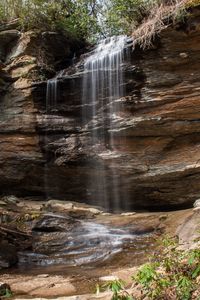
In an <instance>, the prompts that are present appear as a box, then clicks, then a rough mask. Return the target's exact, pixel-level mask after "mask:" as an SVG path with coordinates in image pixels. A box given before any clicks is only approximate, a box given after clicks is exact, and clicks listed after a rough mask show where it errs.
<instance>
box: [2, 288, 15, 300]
mask: <svg viewBox="0 0 200 300" xmlns="http://www.w3.org/2000/svg"><path fill="white" fill-rule="evenodd" d="M12 296H13V293H12V292H11V290H10V289H7V288H6V289H5V293H4V295H3V297H4V298H10V297H12Z"/></svg>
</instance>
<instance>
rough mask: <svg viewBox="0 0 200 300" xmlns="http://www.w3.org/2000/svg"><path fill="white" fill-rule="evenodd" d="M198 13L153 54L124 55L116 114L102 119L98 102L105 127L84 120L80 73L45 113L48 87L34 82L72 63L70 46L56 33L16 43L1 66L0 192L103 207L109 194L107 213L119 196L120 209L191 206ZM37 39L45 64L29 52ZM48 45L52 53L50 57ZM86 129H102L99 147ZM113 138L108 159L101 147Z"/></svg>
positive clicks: (74, 71)
mask: <svg viewBox="0 0 200 300" xmlns="http://www.w3.org/2000/svg"><path fill="white" fill-rule="evenodd" d="M198 14H199V12H198V11H197V12H195V14H194V17H190V19H188V21H187V24H186V25H185V27H184V28H181V27H179V28H172V27H170V28H168V29H166V30H164V31H163V32H162V34H161V37H160V40H159V42H158V43H157V46H156V47H155V48H154V49H151V50H148V51H145V52H143V51H141V50H135V51H134V52H132V53H131V57H130V58H129V59H128V58H127V60H126V63H125V65H124V67H123V68H124V69H123V72H124V78H125V81H124V87H125V90H126V93H125V96H124V97H123V98H121V99H117V100H115V101H114V103H112V105H114V106H116V114H115V115H114V116H111V115H110V114H109V104H108V101H107V99H104V101H103V102H104V105H103V108H101V109H103V110H104V112H105V114H104V115H105V119H104V124H102V119H101V114H100V113H99V116H98V114H97V118H96V119H95V120H91V122H93V126H90V123H88V124H83V122H82V102H81V99H82V96H81V94H82V81H83V76H84V73H83V70H82V68H81V65H79V66H74V67H73V68H70V69H68V70H67V71H65V74H64V75H62V77H61V78H59V79H58V91H59V92H58V97H57V100H58V102H57V105H56V107H54V108H52V109H51V110H50V111H49V112H48V113H47V111H46V83H45V82H43V83H40V84H37V83H33V79H36V78H39V79H44V77H43V76H44V75H45V76H50V75H51V74H53V70H52V69H53V66H55V65H57V66H59V65H60V61H62V62H63V64H64V61H65V63H66V59H64V58H63V57H65V58H66V57H68V59H67V60H70V58H72V57H73V55H72V53H70V50H69V49H72V48H73V47H72V46H71V48H70V47H69V42H67V41H66V40H65V42H64V45H65V47H66V49H65V50H64V51H63V52H62V51H61V46H60V44H59V43H58V40H57V39H58V36H57V35H55V34H53V33H48V34H47V33H46V34H39V33H38V34H35V33H34V34H33V33H26V34H23V35H20V37H18V40H17V41H18V42H17V44H16V45H15V48H13V49H15V51H14V52H11V53H12V55H11V54H10V53H9V54H8V55H7V57H6V58H5V57H4V58H3V59H4V61H5V63H6V64H7V67H6V69H5V70H6V71H7V72H8V73H9V74H10V76H11V78H12V79H13V80H15V82H14V83H13V84H10V87H9V90H8V92H7V94H6V95H4V97H3V98H2V99H1V103H0V106H1V120H2V122H1V124H0V134H1V139H0V141H1V142H0V148H1V149H2V150H1V157H0V162H1V171H0V174H1V180H0V187H1V191H2V192H8V191H9V190H10V189H11V188H12V193H17V194H20V195H24V194H26V195H27V194H29V195H30V194H33V193H34V194H40V195H46V196H47V197H52V196H56V197H57V198H63V199H66V200H70V201H71V200H76V201H83V202H91V203H93V204H96V203H97V204H98V205H105V204H102V202H101V195H102V198H103V193H104V192H105V190H106V193H107V202H108V203H107V208H108V209H112V207H113V206H115V193H116V192H117V194H118V197H119V199H120V203H118V206H119V207H118V208H123V209H130V208H134V209H135V208H148V209H158V208H159V209H161V208H166V209H169V208H172V207H177V208H180V207H186V206H190V205H191V204H192V203H193V202H194V200H195V199H197V198H198V197H199V196H200V152H199V149H200V137H199V131H200V125H199V124H200V113H199V111H200V87H199V79H200V75H199V67H200V66H199V58H200V30H199V23H200V17H199V16H198ZM41 41H43V44H42V45H43V46H42V50H41V51H42V57H43V59H42V60H44V58H46V59H47V62H46V63H45V64H44V61H43V63H42V66H41V63H39V61H40V55H39V54H40V53H38V47H37V46H35V47H33V45H39V44H40V43H41ZM60 43H63V41H62V42H60ZM55 44H56V45H58V48H59V49H58V48H56V50H55V49H54V48H53V49H52V46H54V45H55ZM22 45H23V47H24V48H23V47H22ZM48 47H49V48H48ZM75 47H76V46H75ZM22 48H23V50H21V49H22ZM16 49H17V50H16ZM67 49H68V50H67ZM58 50H59V51H61V52H59V51H58ZM71 52H73V51H71ZM56 55H57V56H56ZM44 65H45V66H44ZM46 66H47V67H46ZM49 66H50V67H49ZM41 73H42V75H41ZM39 74H40V76H39ZM38 76H39V77H38ZM91 111H92V105H91V104H89V103H88V114H90V112H91ZM91 116H92V113H91ZM110 119H111V121H110ZM94 122H95V124H96V125H95V126H94ZM105 124H106V126H105ZM113 125H114V126H113ZM102 127H103V129H104V130H103V131H104V135H102V136H101V132H102V131H101V129H102ZM113 127H114V128H115V130H114V131H113V130H112V129H113ZM95 128H96V129H95ZM91 130H92V131H93V130H97V131H99V139H98V141H97V142H96V144H94V143H93V142H92V141H91V136H92V132H91ZM110 134H112V136H113V143H114V149H115V150H114V151H112V149H111V147H110V145H109V144H106V143H105V140H106V139H107V140H108V141H109V135H110ZM99 178H104V186H103V185H102V191H101V190H100V196H99V197H98V199H96V190H95V188H94V186H93V187H92V184H91V181H93V182H97V181H100V179H99ZM113 178H114V181H115V184H113ZM100 183H101V181H100ZM116 185H117V187H116ZM91 187H92V188H91ZM114 190H115V191H114ZM101 193H102V194H101Z"/></svg>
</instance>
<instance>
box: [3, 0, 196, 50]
mask: <svg viewBox="0 0 200 300" xmlns="http://www.w3.org/2000/svg"><path fill="white" fill-rule="evenodd" d="M199 4H200V0H103V1H100V0H57V1H56V0H0V23H3V22H8V21H11V20H13V19H16V18H17V19H18V20H19V23H20V27H21V29H24V30H28V29H42V30H43V31H44V30H57V31H63V32H67V33H68V34H70V35H73V36H75V37H81V38H85V39H88V40H90V41H92V40H95V39H96V38H99V37H102V36H108V35H114V34H124V33H126V34H128V35H131V34H132V35H133V38H134V43H135V44H136V43H138V44H140V45H142V46H143V48H146V47H148V46H150V45H151V41H152V39H153V38H154V37H155V35H157V34H159V32H160V31H162V30H163V29H164V28H165V27H166V26H168V25H169V24H170V23H172V22H174V21H175V22H176V21H177V20H180V19H181V18H182V17H184V16H185V11H186V9H187V8H188V7H191V6H196V5H199Z"/></svg>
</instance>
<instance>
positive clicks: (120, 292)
mask: <svg viewBox="0 0 200 300" xmlns="http://www.w3.org/2000/svg"><path fill="white" fill-rule="evenodd" d="M124 285H125V283H124V282H123V281H122V280H112V281H108V282H106V283H105V284H103V285H101V286H99V285H97V286H96V292H97V293H99V292H100V291H101V290H103V291H105V290H109V291H111V292H112V293H113V294H112V298H111V300H134V299H133V297H132V296H131V295H130V294H129V293H128V292H127V291H126V290H125V287H124Z"/></svg>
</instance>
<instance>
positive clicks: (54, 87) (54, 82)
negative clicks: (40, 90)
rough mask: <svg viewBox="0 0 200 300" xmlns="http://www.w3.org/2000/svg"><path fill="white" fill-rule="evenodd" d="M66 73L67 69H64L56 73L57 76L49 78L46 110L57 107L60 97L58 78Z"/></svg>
mask: <svg viewBox="0 0 200 300" xmlns="http://www.w3.org/2000/svg"><path fill="white" fill-rule="evenodd" d="M64 73H65V70H62V71H60V72H58V73H57V74H56V76H55V77H53V78H51V79H49V80H47V89H46V111H47V112H49V111H51V110H52V109H56V107H57V99H58V79H59V78H61V77H62V76H63V75H64Z"/></svg>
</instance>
